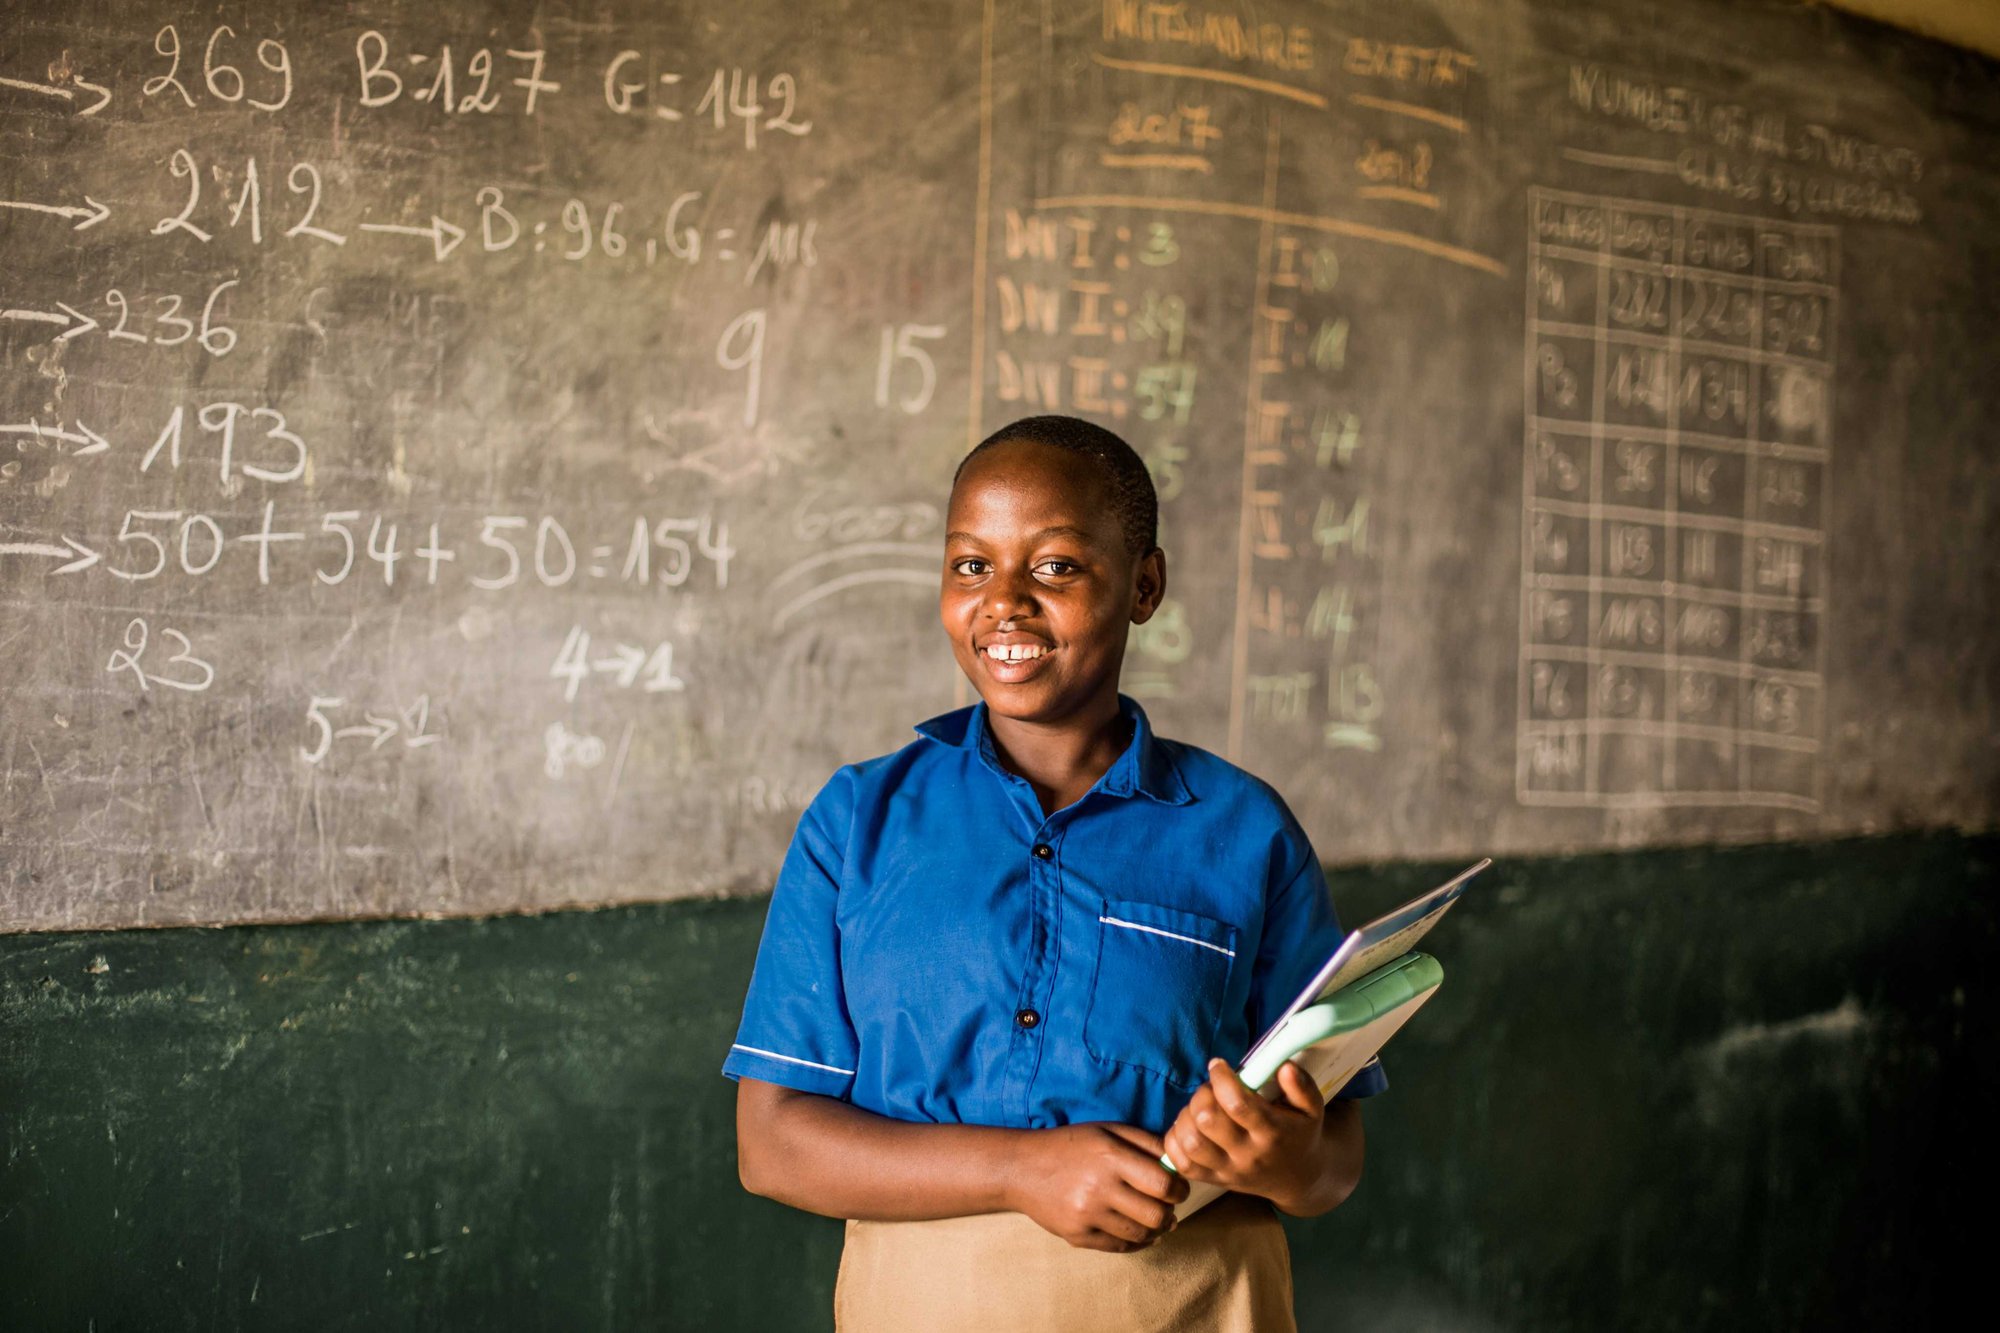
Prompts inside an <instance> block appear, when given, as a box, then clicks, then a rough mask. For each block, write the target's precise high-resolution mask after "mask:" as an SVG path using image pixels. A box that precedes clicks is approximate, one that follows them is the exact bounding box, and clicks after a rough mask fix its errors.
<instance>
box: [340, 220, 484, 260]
mask: <svg viewBox="0 0 2000 1333" xmlns="http://www.w3.org/2000/svg"><path fill="white" fill-rule="evenodd" d="M361 230H363V231H385V232H389V233H391V234H393V235H396V236H428V237H430V238H431V249H432V250H433V251H435V252H436V254H437V257H438V258H439V259H443V258H444V257H445V256H446V255H448V254H450V253H451V252H452V251H453V250H456V249H458V243H459V242H460V241H462V240H464V239H465V228H463V227H454V226H452V225H451V224H450V223H449V222H446V221H445V220H444V219H443V218H441V217H439V216H438V215H437V214H435V213H433V214H431V225H430V226H428V227H408V226H404V225H403V224H402V223H399V222H364V223H362V224H361Z"/></svg>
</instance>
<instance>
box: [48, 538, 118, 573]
mask: <svg viewBox="0 0 2000 1333" xmlns="http://www.w3.org/2000/svg"><path fill="white" fill-rule="evenodd" d="M63 541H64V542H65V543H66V544H67V545H68V546H69V549H70V550H72V551H75V552H76V559H74V560H72V561H70V562H69V563H68V564H66V565H60V566H58V567H57V568H55V569H52V570H50V571H49V572H50V573H51V574H74V573H76V572H77V571H78V570H83V569H89V568H90V567H91V566H92V565H94V564H96V563H97V562H98V561H100V560H102V559H103V558H104V557H103V556H101V555H99V554H98V553H97V552H95V551H93V550H91V549H90V548H89V547H88V546H85V545H84V544H83V543H81V542H79V541H78V540H77V539H76V538H74V537H65V538H63Z"/></svg>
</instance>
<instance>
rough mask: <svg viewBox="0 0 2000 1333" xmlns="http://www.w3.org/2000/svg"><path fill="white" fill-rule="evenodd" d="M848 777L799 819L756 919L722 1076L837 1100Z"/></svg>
mask: <svg viewBox="0 0 2000 1333" xmlns="http://www.w3.org/2000/svg"><path fill="white" fill-rule="evenodd" d="M853 822H854V778H853V775H852V773H851V772H850V770H848V769H842V770H840V771H839V772H838V773H835V774H834V775H833V777H832V779H831V780H830V781H828V783H827V784H826V786H825V787H823V788H821V789H820V793H819V795H818V796H816V797H814V798H813V802H812V804H811V805H810V806H808V807H807V808H806V812H805V814H804V815H803V816H801V817H800V819H799V826H798V829H797V831H796V832H794V833H793V834H792V845H791V848H790V850H789V851H787V852H786V853H785V864H784V868H783V869H782V870H780V871H779V873H778V884H777V887H776V888H775V889H774V890H773V891H772V893H771V909H770V912H769V914H768V915H767V916H766V917H765V918H764V937H763V940H762V941H761V942H760V943H759V944H758V946H757V963H756V966H755V968H754V969H753V970H752V972H751V974H750V993H749V996H748V998H746V999H745V1000H744V1002H743V1021H742V1023H741V1025H740V1026H739V1027H738V1028H737V1030H736V1040H735V1042H733V1043H732V1044H731V1045H730V1048H729V1055H728V1058H727V1059H725V1060H724V1061H723V1064H722V1072H723V1073H724V1074H725V1075H727V1076H728V1077H729V1078H732V1079H737V1078H742V1077H744V1076H745V1075H748V1076H749V1077H751V1078H755V1079H762V1080H763V1081H764V1082H766V1083H781V1084H783V1085H785V1086H786V1087H789V1088H797V1089H799V1090H800V1091H802V1092H816V1093H821V1094H823V1095H825V1096H829V1097H842V1098H844V1097H846V1096H847V1095H848V1093H849V1091H850V1090H851V1089H852V1088H853V1086H854V1070H855V1055H856V1052H857V1044H856V1042H855V1038H854V1027H853V1025H852V1023H850V1022H849V1020H848V1016H847V1000H846V995H845V992H844V991H843V989H842V987H841V981H840V928H839V926H838V924H837V923H836V920H835V916H834V910H835V906H836V904H837V901H838V898H839V894H840V881H841V868H842V866H843V864H844V863H845V860H846V848H847V838H848V831H849V829H850V828H851V827H852V826H853Z"/></svg>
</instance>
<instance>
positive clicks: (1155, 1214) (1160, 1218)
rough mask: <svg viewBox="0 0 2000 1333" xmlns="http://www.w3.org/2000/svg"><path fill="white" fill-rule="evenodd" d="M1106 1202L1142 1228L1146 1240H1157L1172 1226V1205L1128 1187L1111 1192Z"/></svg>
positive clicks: (1121, 1187)
mask: <svg viewBox="0 0 2000 1333" xmlns="http://www.w3.org/2000/svg"><path fill="white" fill-rule="evenodd" d="M1108 1202H1109V1203H1110V1205H1111V1207H1112V1208H1114V1209H1116V1210H1117V1211H1118V1212H1119V1214H1121V1215H1122V1216H1123V1217H1124V1218H1125V1219H1126V1220H1128V1221H1130V1222H1133V1223H1135V1224H1137V1225H1138V1226H1140V1227H1141V1228H1143V1229H1144V1230H1145V1233H1146V1239H1148V1240H1152V1239H1155V1238H1157V1237H1158V1236H1160V1235H1161V1234H1162V1233H1163V1232H1165V1231H1166V1229H1167V1228H1168V1227H1169V1226H1171V1225H1172V1224H1173V1220H1174V1206H1173V1205H1172V1204H1170V1203H1162V1202H1161V1201H1160V1200H1158V1199H1155V1198H1153V1197H1151V1196H1149V1195H1146V1194H1143V1193H1141V1192H1140V1191H1138V1190H1135V1189H1133V1188H1131V1187H1130V1186H1120V1187H1119V1188H1116V1189H1114V1190H1112V1191H1111V1193H1110V1195H1109V1197H1108Z"/></svg>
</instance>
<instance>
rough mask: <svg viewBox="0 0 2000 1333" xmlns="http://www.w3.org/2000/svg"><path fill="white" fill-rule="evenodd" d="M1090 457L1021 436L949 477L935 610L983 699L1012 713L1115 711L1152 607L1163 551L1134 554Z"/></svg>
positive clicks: (1066, 715)
mask: <svg viewBox="0 0 2000 1333" xmlns="http://www.w3.org/2000/svg"><path fill="white" fill-rule="evenodd" d="M1108 491H1109V487H1108V485H1107V484H1106V481H1105V479H1104V477H1103V475H1102V474H1101V473H1100V472H1099V470H1098V468H1097V466H1096V464H1094V463H1093V462H1092V461H1091V460H1090V459H1089V458H1087V457H1084V456H1082V455H1079V454H1075V453H1072V452H1070V451H1068V450H1064V449H1057V448H1054V447H1053V446H1050V445H1046V444H1037V443H1034V442H1032V441H1027V440H1021V441H1015V442H1012V443H1008V444H1002V445H996V446H994V447H992V448H990V449H987V450H986V451H985V452H983V453H981V454H979V455H977V456H976V457H974V458H973V459H972V460H971V461H970V462H969V463H967V464H966V465H965V471H964V472H963V473H961V474H960V476H959V479H958V483H957V485H955V486H954V487H952V492H951V508H950V514H949V517H948V519H947V522H946V525H945V526H946V528H947V529H948V531H947V533H946V535H945V557H944V558H945V568H944V579H943V584H942V587H941V588H940V591H939V594H938V613H939V616H940V618H941V619H942V620H943V622H944V628H945V633H946V634H948V635H950V636H951V646H952V653H953V655H954V656H955V657H956V658H957V659H958V665H959V669H960V670H962V671H964V672H965V674H966V677H967V679H969V680H971V682H972V684H973V687H974V688H976V689H977V690H978V691H979V697H980V698H982V699H984V700H985V701H986V706H987V708H988V709H989V710H990V711H992V712H993V713H995V714H997V715H999V716H1000V717H1004V718H1011V719H1014V720H1016V721H1021V722H1030V723H1043V724H1059V723H1062V722H1065V721H1071V720H1077V721H1083V722H1096V721H1098V720H1100V715H1101V714H1105V713H1107V712H1115V711H1116V707H1117V693H1118V672H1119V668H1120V667H1121V666H1122V665H1123V663H1124V659H1125V636H1126V631H1127V629H1128V627H1130V626H1132V625H1135V624H1143V623H1144V622H1145V621H1147V620H1149V619H1151V618H1152V615H1153V612H1154V611H1155V610H1156V609H1157V608H1158V606H1159V604H1160V596H1161V594H1162V593H1163V592H1164V591H1165V588H1166V557H1165V555H1164V554H1163V553H1161V552H1160V551H1158V550H1154V551H1151V552H1149V553H1147V554H1146V555H1144V556H1138V557H1135V556H1133V555H1132V554H1131V553H1130V552H1129V551H1128V550H1127V549H1126V543H1125V533H1124V530H1123V528H1122V527H1121V526H1120V524H1119V521H1118V518H1117V515H1116V514H1115V513H1114V512H1113V511H1112V509H1111V507H1110V505H1109V503H1108V498H1109V497H1108Z"/></svg>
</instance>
